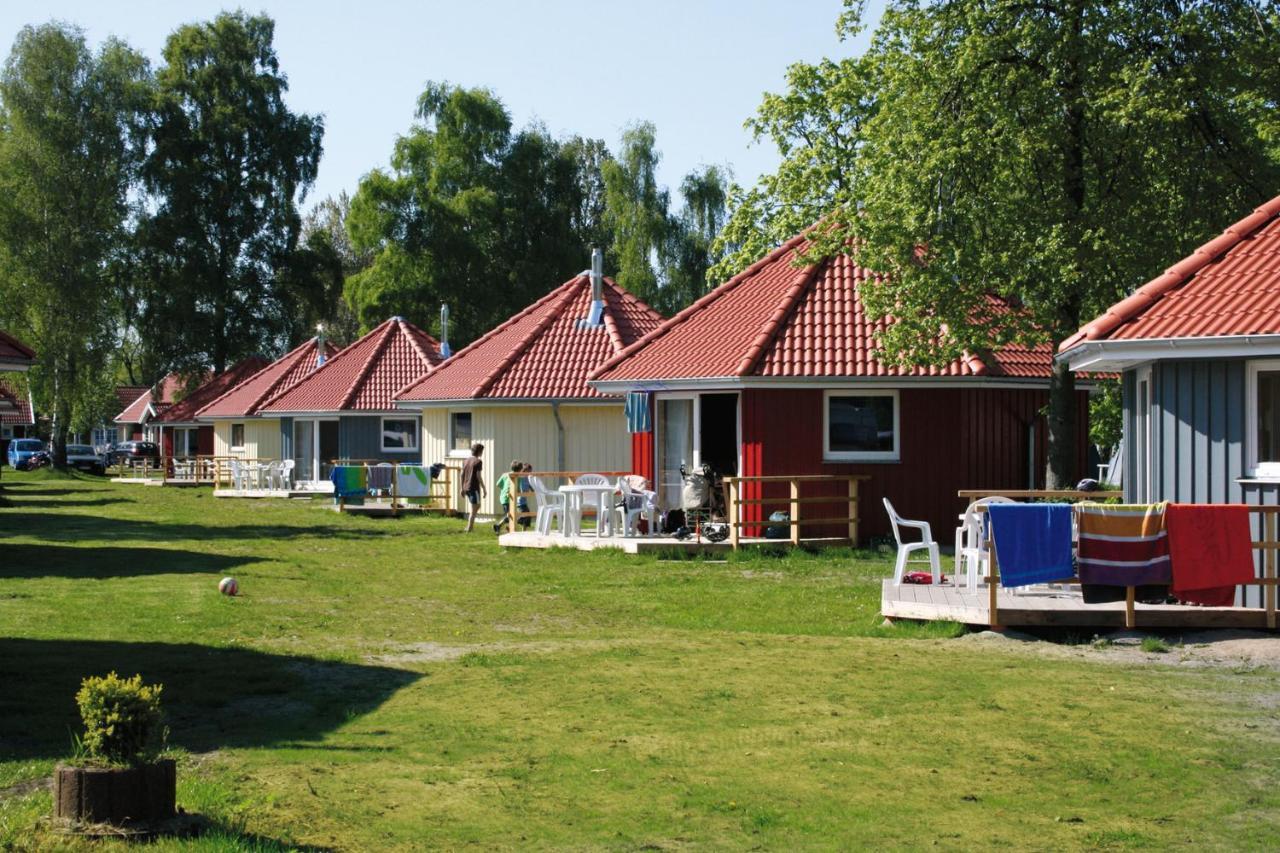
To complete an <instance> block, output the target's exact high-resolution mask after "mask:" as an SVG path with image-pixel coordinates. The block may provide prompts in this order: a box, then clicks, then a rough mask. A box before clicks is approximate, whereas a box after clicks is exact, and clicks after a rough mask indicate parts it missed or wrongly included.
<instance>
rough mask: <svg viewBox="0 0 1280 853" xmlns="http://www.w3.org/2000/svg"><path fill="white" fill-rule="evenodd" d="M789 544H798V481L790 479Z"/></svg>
mask: <svg viewBox="0 0 1280 853" xmlns="http://www.w3.org/2000/svg"><path fill="white" fill-rule="evenodd" d="M791 544H792V545H799V544H800V483H799V482H798V481H796V480H792V481H791Z"/></svg>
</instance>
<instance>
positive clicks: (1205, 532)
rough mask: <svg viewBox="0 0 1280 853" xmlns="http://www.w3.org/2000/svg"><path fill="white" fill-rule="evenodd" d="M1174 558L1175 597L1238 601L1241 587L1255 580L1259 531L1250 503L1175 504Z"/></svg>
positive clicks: (1171, 518)
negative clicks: (1251, 518)
mask: <svg viewBox="0 0 1280 853" xmlns="http://www.w3.org/2000/svg"><path fill="white" fill-rule="evenodd" d="M1165 517H1166V519H1167V523H1168V526H1169V559H1170V561H1171V563H1172V564H1173V590H1172V592H1173V595H1174V596H1175V597H1176V598H1177V599H1178V600H1179V601H1182V602H1186V603H1189V604H1204V605H1207V606H1210V607H1230V606H1231V605H1233V604H1235V603H1236V585H1237V584H1247V583H1253V582H1254V579H1255V575H1254V569H1253V532H1252V531H1251V530H1250V529H1249V507H1248V506H1245V505H1244V504H1172V505H1170V507H1169V511H1168V512H1167V513H1166V515H1165Z"/></svg>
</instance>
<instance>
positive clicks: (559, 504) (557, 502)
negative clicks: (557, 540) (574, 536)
mask: <svg viewBox="0 0 1280 853" xmlns="http://www.w3.org/2000/svg"><path fill="white" fill-rule="evenodd" d="M529 485H530V486H532V487H533V499H534V500H535V501H537V502H538V518H537V520H536V523H535V525H534V526H535V528H536V529H537V531H538V532H539V533H541V534H543V535H544V536H545V535H547V534H549V533H550V532H551V522H553V521H555V520H556V519H559V521H560V530H561V531H563V530H564V510H565V496H564V494H563V493H561V492H559V491H553V490H552V489H548V488H547V485H546V483H544V482H542V478H541V477H530V478H529Z"/></svg>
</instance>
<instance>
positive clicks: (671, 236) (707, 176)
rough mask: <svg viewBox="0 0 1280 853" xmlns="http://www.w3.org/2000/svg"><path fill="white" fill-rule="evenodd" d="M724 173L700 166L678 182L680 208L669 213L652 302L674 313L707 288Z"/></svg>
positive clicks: (724, 194)
mask: <svg viewBox="0 0 1280 853" xmlns="http://www.w3.org/2000/svg"><path fill="white" fill-rule="evenodd" d="M728 183H729V180H728V174H727V171H726V170H725V169H723V168H721V167H719V166H704V167H703V168H701V169H695V170H694V171H692V172H690V173H689V174H688V175H686V176H685V178H684V180H683V181H681V183H680V198H681V200H682V204H681V208H680V211H679V212H678V213H676V214H674V215H672V217H671V220H670V225H669V227H668V233H667V239H666V242H665V243H664V245H663V247H662V251H661V265H662V271H663V282H662V288H661V290H660V291H659V293H658V296H657V301H656V303H655V305H654V307H656V308H657V309H658V310H659V311H661V312H663V313H664V314H668V315H670V314H674V313H676V312H677V311H679V310H680V309H681V308H684V307H685V306H686V305H688V304H689V303H691V302H693V301H694V300H695V299H697V298H698V297H700V296H702V295H703V294H704V293H706V292H707V289H708V285H709V283H710V282H709V281H708V278H709V273H710V271H711V268H712V267H713V266H714V265H715V264H716V262H717V261H718V260H719V256H720V252H719V250H718V249H717V248H716V237H717V236H718V235H719V233H720V231H721V229H722V228H723V227H724V222H725V212H726V210H725V206H726V203H727V200H728Z"/></svg>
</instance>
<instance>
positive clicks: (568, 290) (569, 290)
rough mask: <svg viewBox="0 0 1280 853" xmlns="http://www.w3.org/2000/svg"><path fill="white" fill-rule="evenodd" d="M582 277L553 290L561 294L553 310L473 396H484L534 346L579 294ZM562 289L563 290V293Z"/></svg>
mask: <svg viewBox="0 0 1280 853" xmlns="http://www.w3.org/2000/svg"><path fill="white" fill-rule="evenodd" d="M582 278H583V276H581V275H576V276H574V277H573V278H571V279H569V281H567V282H565V283H564V284H562V285H560V287H558V288H556V290H553V291H552V293H559V294H560V295H559V299H557V300H554V303H553V305H552V306H551V308H552V310H548V311H547V312H546V313H545V314H543V315H542V317H540V318H539V319H538V322H537V323H535V324H534V326H533V328H531V329H530V330H529V331H528V332H526V333H525V336H524V337H523V338H521V339H520V340H519V341H517V342H516V345H515V346H514V347H512V348H511V350H510V351H509V352H508V353H507V354H506V355H505V356H504V357H503V358H502V359H501V360H500V361H499V362H498V363H497V364H496V365H494V368H493V369H492V370H490V371H489V372H488V373H487V374H485V377H484V378H483V379H481V380H480V384H479V385H477V386H476V390H475V391H474V392H472V397H483V396H484V395H485V394H487V393H488V392H489V389H490V388H492V387H493V384H494V383H495V382H497V381H498V377H500V376H501V375H502V374H503V373H506V372H507V370H509V369H510V368H511V365H512V364H513V363H514V362H515V360H516V359H517V358H519V357H520V356H522V355H524V354H525V352H527V351H528V349H529V347H531V346H533V342H534V341H536V340H537V339H538V338H540V337H542V335H543V333H545V332H546V331H547V329H548V327H550V326H551V324H552V323H554V322H555V321H556V318H558V317H559V316H560V311H561V309H563V308H565V307H566V305H567V304H568V303H569V302H571V301H572V300H573V297H575V296H576V295H577V293H576V291H575V286H577V285H579V284H580V280H581V279H582ZM561 291H563V292H562V293H561Z"/></svg>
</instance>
